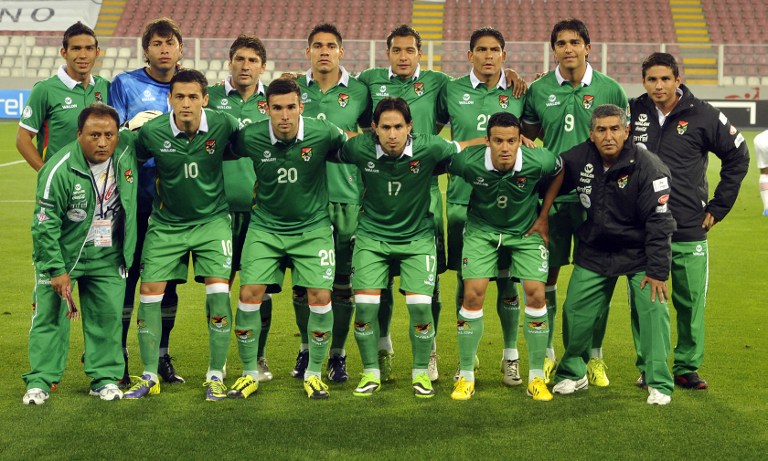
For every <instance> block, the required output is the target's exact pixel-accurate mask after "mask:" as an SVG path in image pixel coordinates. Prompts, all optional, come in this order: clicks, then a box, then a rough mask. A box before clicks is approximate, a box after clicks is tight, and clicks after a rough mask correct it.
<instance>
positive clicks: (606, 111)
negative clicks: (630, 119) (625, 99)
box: [589, 104, 627, 130]
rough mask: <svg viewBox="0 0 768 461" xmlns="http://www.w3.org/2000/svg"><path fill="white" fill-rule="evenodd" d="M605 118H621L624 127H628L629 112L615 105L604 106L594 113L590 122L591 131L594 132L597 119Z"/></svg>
mask: <svg viewBox="0 0 768 461" xmlns="http://www.w3.org/2000/svg"><path fill="white" fill-rule="evenodd" d="M605 117H619V123H620V124H621V125H622V126H626V125H627V112H626V111H625V110H624V109H622V108H621V107H619V106H617V105H615V104H603V105H602V106H597V107H595V110H594V111H592V119H591V120H590V121H589V129H590V130H594V129H595V124H596V121H597V119H599V118H605Z"/></svg>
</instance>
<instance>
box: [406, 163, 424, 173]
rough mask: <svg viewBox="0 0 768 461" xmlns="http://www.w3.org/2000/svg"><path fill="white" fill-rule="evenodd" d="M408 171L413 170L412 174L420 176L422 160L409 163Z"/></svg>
mask: <svg viewBox="0 0 768 461" xmlns="http://www.w3.org/2000/svg"><path fill="white" fill-rule="evenodd" d="M408 169H409V170H411V173H413V174H418V173H419V170H420V169H421V161H420V160H412V161H410V162H408Z"/></svg>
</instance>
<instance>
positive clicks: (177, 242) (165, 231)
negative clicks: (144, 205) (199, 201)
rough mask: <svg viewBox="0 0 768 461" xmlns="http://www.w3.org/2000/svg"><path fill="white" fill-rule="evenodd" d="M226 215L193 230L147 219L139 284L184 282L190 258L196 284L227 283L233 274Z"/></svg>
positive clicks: (228, 219)
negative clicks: (212, 280) (214, 280)
mask: <svg viewBox="0 0 768 461" xmlns="http://www.w3.org/2000/svg"><path fill="white" fill-rule="evenodd" d="M230 223H231V219H230V217H229V216H228V215H225V216H222V217H219V218H216V219H214V220H213V221H210V222H207V223H203V224H197V225H194V226H184V225H170V224H163V223H159V222H157V221H153V220H152V218H150V219H149V227H148V228H147V236H146V237H145V239H144V248H143V250H142V252H141V266H142V267H141V281H142V282H170V281H178V282H181V283H184V282H186V281H187V273H188V272H189V254H190V253H192V263H193V265H194V268H195V281H197V282H202V281H204V279H205V278H206V277H216V278H222V279H229V276H230V274H231V273H232V228H231V227H230V226H231V224H230Z"/></svg>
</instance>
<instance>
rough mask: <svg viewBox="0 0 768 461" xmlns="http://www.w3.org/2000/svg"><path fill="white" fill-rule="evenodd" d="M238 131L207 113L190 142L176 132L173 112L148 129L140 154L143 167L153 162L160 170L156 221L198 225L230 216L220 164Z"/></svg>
mask: <svg viewBox="0 0 768 461" xmlns="http://www.w3.org/2000/svg"><path fill="white" fill-rule="evenodd" d="M237 131H238V122H237V119H235V118H234V117H232V116H231V115H229V114H226V113H224V112H219V111H214V110H211V109H203V114H202V118H201V120H200V128H199V129H198V132H197V134H195V136H194V138H192V139H189V138H188V137H187V135H186V134H185V133H184V132H183V131H180V130H179V128H178V127H177V126H176V123H175V122H174V120H173V112H168V113H166V114H163V115H161V116H159V117H157V118H155V119H154V120H151V121H149V122H147V123H146V124H144V126H143V127H142V128H141V130H139V138H138V141H137V143H136V154H137V158H138V159H139V161H147V160H149V158H150V157H154V159H155V163H156V165H157V168H156V175H157V177H156V179H155V188H156V190H157V195H156V196H155V199H154V202H153V203H152V219H156V220H158V221H159V222H162V223H165V224H184V225H195V224H201V223H205V222H210V221H213V220H214V219H216V218H218V217H221V216H222V215H226V214H227V213H228V212H229V206H228V205H227V199H226V196H225V194H224V175H223V174H222V163H223V156H224V152H225V150H226V149H227V145H228V144H229V143H230V142H231V141H233V140H234V139H235V135H236V134H237Z"/></svg>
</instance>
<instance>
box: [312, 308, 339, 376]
mask: <svg viewBox="0 0 768 461" xmlns="http://www.w3.org/2000/svg"><path fill="white" fill-rule="evenodd" d="M332 328H333V310H331V303H328V304H326V305H324V306H309V322H307V331H308V332H309V334H310V339H309V365H308V366H307V372H312V373H315V374H319V373H320V372H321V371H322V369H323V362H324V361H325V358H326V356H327V355H328V346H330V345H331V329H332Z"/></svg>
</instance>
